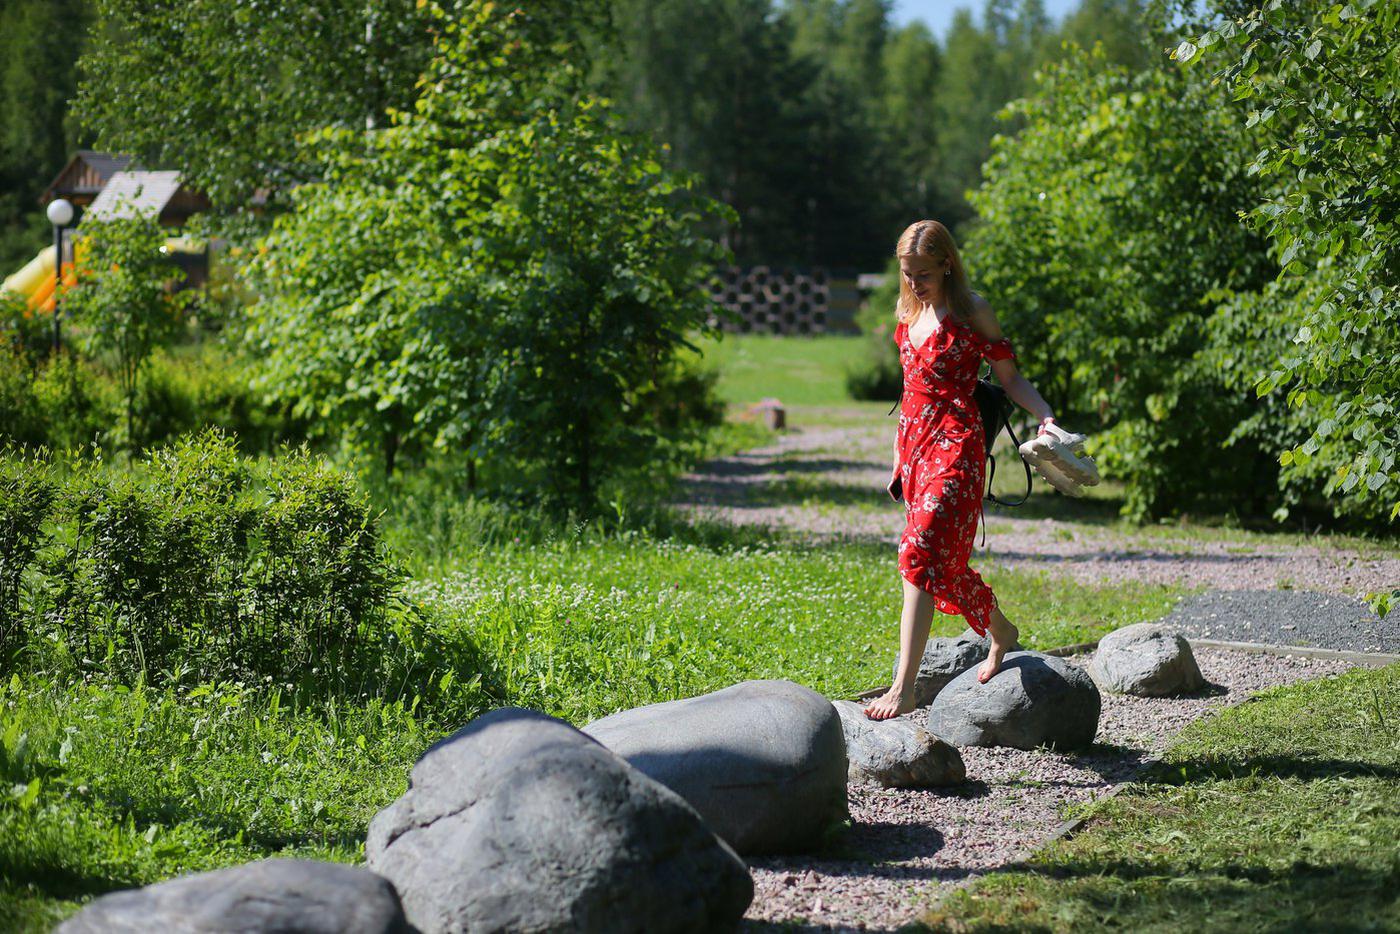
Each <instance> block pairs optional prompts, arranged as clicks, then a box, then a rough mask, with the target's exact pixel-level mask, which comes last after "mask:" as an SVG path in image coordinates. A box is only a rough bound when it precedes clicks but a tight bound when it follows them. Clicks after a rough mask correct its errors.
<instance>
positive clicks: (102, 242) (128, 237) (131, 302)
mask: <svg viewBox="0 0 1400 934" xmlns="http://www.w3.org/2000/svg"><path fill="white" fill-rule="evenodd" d="M165 238H166V232H165V228H163V227H161V225H160V223H159V222H158V221H157V220H156V219H155V217H153V216H144V215H141V214H137V213H135V212H133V213H132V214H131V215H130V216H126V217H111V218H108V219H104V220H102V221H94V220H89V221H88V222H87V223H85V224H84V225H83V239H82V243H81V245H80V246H79V249H80V251H82V252H83V254H84V258H83V260H82V271H81V279H80V281H79V284H78V285H77V286H76V287H74V288H71V289H68V290H66V291H65V293H64V295H63V297H62V311H63V314H64V316H65V317H71V318H72V319H74V321H76V322H77V323H78V324H79V326H80V328H81V337H82V343H83V346H84V349H85V350H86V351H87V352H88V353H89V354H91V355H93V356H95V357H98V358H100V359H102V360H104V361H109V362H110V365H111V367H112V369H113V370H114V371H115V372H116V374H117V385H118V386H119V387H120V389H121V394H122V398H123V399H124V400H125V402H126V443H127V444H128V446H132V447H134V446H135V443H136V425H135V422H136V397H137V393H138V392H139V391H140V388H141V376H142V373H143V371H144V370H145V366H146V361H147V360H148V359H149V358H150V356H151V353H152V351H154V350H155V348H156V347H158V346H160V345H161V344H162V343H165V342H168V341H169V340H171V339H172V338H173V337H174V336H175V335H176V334H177V333H178V332H179V329H180V325H181V308H182V307H183V306H184V304H185V301H186V298H187V297H188V295H190V294H191V293H188V292H186V293H183V294H175V295H172V294H171V288H172V284H171V280H172V279H173V278H174V269H173V267H172V266H171V264H170V262H169V260H168V259H167V258H166V255H165Z"/></svg>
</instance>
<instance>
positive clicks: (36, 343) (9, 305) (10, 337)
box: [0, 292, 53, 369]
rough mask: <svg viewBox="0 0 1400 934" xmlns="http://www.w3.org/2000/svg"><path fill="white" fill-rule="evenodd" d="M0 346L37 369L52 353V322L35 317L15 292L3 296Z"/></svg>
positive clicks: (45, 316)
mask: <svg viewBox="0 0 1400 934" xmlns="http://www.w3.org/2000/svg"><path fill="white" fill-rule="evenodd" d="M0 346H3V347H6V348H8V349H10V350H13V351H15V352H16V353H18V354H19V355H20V356H21V357H22V358H23V359H24V361H25V362H26V363H27V364H28V365H29V368H30V369H35V368H37V367H38V366H39V364H40V363H41V362H43V361H44V360H45V359H47V358H48V355H49V352H50V351H51V350H52V349H53V318H52V317H50V316H49V315H44V314H36V313H35V312H34V311H33V310H32V309H30V307H29V303H28V302H26V301H25V300H24V299H22V298H20V297H19V296H17V295H15V294H14V293H13V292H0Z"/></svg>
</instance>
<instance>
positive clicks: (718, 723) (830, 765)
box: [584, 681, 847, 854]
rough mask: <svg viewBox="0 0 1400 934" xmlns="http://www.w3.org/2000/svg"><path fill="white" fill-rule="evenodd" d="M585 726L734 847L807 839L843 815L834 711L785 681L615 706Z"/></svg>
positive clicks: (792, 847)
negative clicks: (624, 707) (621, 708)
mask: <svg viewBox="0 0 1400 934" xmlns="http://www.w3.org/2000/svg"><path fill="white" fill-rule="evenodd" d="M584 732H585V733H588V734H589V735H590V736H593V737H595V738H596V739H597V740H598V741H599V742H601V743H602V744H603V745H605V746H607V747H608V748H609V749H611V750H612V751H613V752H615V753H617V754H618V755H620V756H622V757H623V758H624V759H626V760H627V761H628V762H630V763H632V765H634V766H636V767H637V768H638V769H640V770H641V771H643V772H645V773H646V774H647V775H649V776H651V777H652V778H654V779H656V780H657V781H659V782H661V783H662V784H663V785H665V786H666V787H668V788H670V789H671V790H672V791H675V792H676V793H677V794H679V795H680V796H681V797H683V798H685V799H686V800H687V801H689V802H690V803H691V804H692V805H693V806H694V807H695V810H697V811H699V812H700V815H701V816H702V817H704V818H705V821H706V823H708V824H709V825H710V827H712V828H713V829H714V831H715V833H717V834H719V835H720V836H721V837H723V838H724V839H725V840H727V841H728V842H729V844H730V845H731V846H733V847H734V849H736V850H738V851H739V852H740V853H744V854H760V853H764V854H766V853H799V852H804V851H808V850H812V849H815V848H817V847H819V846H820V845H821V843H822V838H823V835H824V834H825V832H826V830H827V828H828V827H830V826H831V825H833V824H835V823H837V822H839V821H841V820H843V819H844V818H845V817H846V815H847V811H846V739H845V736H844V735H843V734H842V731H841V718H840V717H839V716H837V714H836V710H835V708H833V707H832V706H831V702H830V701H828V700H827V699H826V698H824V697H822V696H821V695H820V694H818V693H816V692H815V691H812V690H810V689H808V688H805V687H802V686H801V685H799V684H793V683H792V682H791V681H745V682H742V683H740V684H736V685H733V686H732V687H727V688H724V689H723V690H720V691H715V692H714V693H712V694H704V695H701V696H700V697H691V698H687V699H685V700H676V701H667V702H665V703H661V704H651V705H649V706H646V707H637V708H635V709H633V710H624V711H622V712H621V713H615V714H613V715H612V716H610V717H604V718H602V719H601V720H596V721H594V722H593V723H590V724H589V725H588V726H586V727H584Z"/></svg>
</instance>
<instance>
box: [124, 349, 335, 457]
mask: <svg viewBox="0 0 1400 934" xmlns="http://www.w3.org/2000/svg"><path fill="white" fill-rule="evenodd" d="M254 370H255V366H254V365H253V364H252V363H250V362H249V361H247V360H244V359H242V358H241V357H240V356H239V355H238V354H237V353H234V352H230V351H229V350H227V349H225V348H224V347H223V346H222V345H221V344H220V343H219V342H217V341H215V340H210V339H206V340H204V341H201V342H199V343H195V344H190V345H186V346H181V347H172V348H157V349H156V351H155V352H154V353H152V354H151V358H150V360H149V361H148V363H147V366H146V372H145V375H144V378H143V379H142V381H141V386H140V389H139V391H138V393H137V399H136V412H137V439H136V440H137V441H138V443H139V444H140V446H141V447H142V448H149V447H153V446H155V445H158V444H163V443H167V442H169V441H172V440H174V439H175V438H177V437H179V436H180V435H184V434H191V433H195V432H198V431H202V430H204V429H206V428H220V429H223V430H224V431H226V432H228V433H229V434H230V435H232V436H233V438H234V439H235V440H236V441H237V442H238V447H239V449H240V450H241V451H243V452H244V453H245V454H271V453H273V452H274V451H275V450H276V449H277V448H278V446H279V445H282V444H297V443H300V442H301V441H304V440H306V438H307V436H308V432H309V429H310V425H309V424H308V423H307V419H306V418H304V417H302V418H297V417H294V416H293V415H292V414H291V411H290V409H291V406H290V405H289V404H287V403H285V402H283V403H275V404H268V403H267V402H266V401H265V400H264V398H263V394H262V393H260V392H258V391H257V390H255V389H254V388H253V387H252V386H251V385H250V383H251V379H252V376H253V372H254Z"/></svg>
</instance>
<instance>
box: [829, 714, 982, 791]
mask: <svg viewBox="0 0 1400 934" xmlns="http://www.w3.org/2000/svg"><path fill="white" fill-rule="evenodd" d="M832 706H834V707H835V708H836V712H837V713H838V714H839V715H840V717H841V728H842V729H843V730H844V731H845V734H846V759H847V760H848V761H849V762H850V767H849V769H848V771H847V773H846V775H847V779H848V780H849V781H850V782H852V783H854V784H868V785H880V786H882V787H884V788H939V787H942V786H945V785H957V784H961V783H962V782H963V781H964V780H965V779H966V778H967V770H966V769H965V768H964V767H963V760H962V756H961V755H959V753H958V751H957V750H956V749H954V748H953V747H952V746H949V745H948V744H947V743H945V742H943V741H942V740H941V739H939V738H938V737H936V736H934V735H933V734H932V733H930V732H929V731H928V730H925V729H924V728H923V727H922V726H920V725H919V724H917V723H915V722H914V721H913V720H910V719H908V718H907V717H894V718H892V719H889V720H871V719H870V718H869V717H867V716H866V715H865V708H864V707H862V706H861V705H860V704H856V703H853V702H851V701H834V702H833V704H832Z"/></svg>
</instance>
